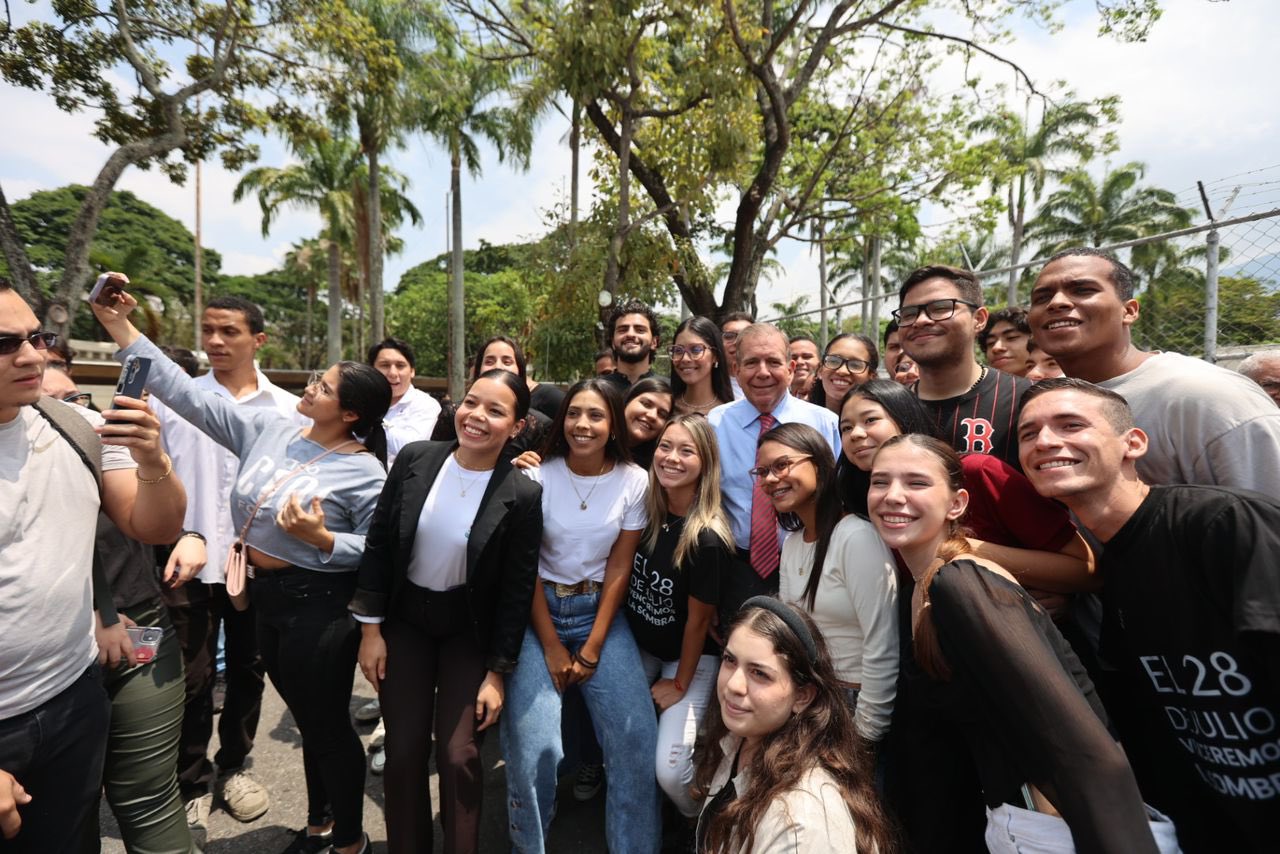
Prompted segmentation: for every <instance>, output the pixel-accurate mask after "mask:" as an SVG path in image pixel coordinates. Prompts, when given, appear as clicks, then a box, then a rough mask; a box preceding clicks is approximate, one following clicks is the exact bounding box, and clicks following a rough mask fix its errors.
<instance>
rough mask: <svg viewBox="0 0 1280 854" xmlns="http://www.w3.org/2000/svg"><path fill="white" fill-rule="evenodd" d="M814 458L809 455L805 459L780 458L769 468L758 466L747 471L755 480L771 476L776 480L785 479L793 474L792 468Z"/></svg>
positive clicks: (768, 466) (770, 464)
mask: <svg viewBox="0 0 1280 854" xmlns="http://www.w3.org/2000/svg"><path fill="white" fill-rule="evenodd" d="M811 459H813V457H810V456H808V455H806V456H803V457H778V458H777V459H776V460H774V461H773V462H771V463H769V465H767V466H756V467H755V468H753V469H750V470H748V471H747V474H749V475H751V477H752V479H753V480H764V479H765V478H766V477H768V476H769V475H771V474H772V475H773V476H774V477H776V478H784V477H786V476H787V475H788V474H789V473H790V472H791V467H792V466H794V465H795V464H796V463H802V462H804V461H805V460H811Z"/></svg>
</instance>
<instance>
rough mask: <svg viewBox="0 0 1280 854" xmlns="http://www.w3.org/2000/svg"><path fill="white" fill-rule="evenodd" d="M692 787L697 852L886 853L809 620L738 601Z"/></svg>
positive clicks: (846, 719)
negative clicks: (697, 806) (697, 801)
mask: <svg viewBox="0 0 1280 854" xmlns="http://www.w3.org/2000/svg"><path fill="white" fill-rule="evenodd" d="M716 693H717V696H718V698H719V701H720V714H719V715H713V716H711V718H710V719H709V721H708V726H707V732H706V735H705V739H706V741H705V744H704V746H703V748H702V749H701V750H700V751H699V754H698V757H697V774H696V777H695V781H694V782H695V786H696V787H697V788H698V789H699V790H701V792H703V793H705V794H706V798H707V799H706V803H705V805H704V807H703V810H702V815H701V817H700V818H699V820H698V830H697V842H698V847H697V850H698V852H699V854H748V852H750V854H762V852H784V851H787V852H798V851H803V852H806V854H824V853H829V854H837V852H838V854H852V852H858V851H862V852H877V851H878V852H882V854H887V852H890V851H894V850H896V848H895V845H894V840H893V837H892V834H891V833H890V830H889V825H888V822H887V821H886V819H885V817H884V814H883V812H882V811H881V809H880V806H879V804H878V802H877V801H876V796H875V792H874V790H873V788H872V785H871V779H870V776H869V763H868V761H867V759H868V755H867V754H866V752H865V751H864V749H863V747H862V744H861V742H860V740H859V738H858V735H857V733H856V731H855V730H854V726H853V718H852V716H851V715H850V714H849V710H848V707H847V706H846V705H845V701H844V696H843V693H842V691H841V689H840V686H839V684H838V683H837V681H836V677H835V671H834V669H833V668H832V665H831V657H830V655H829V654H828V653H827V647H826V643H825V642H824V641H823V639H822V635H821V633H819V632H818V629H817V627H816V626H815V625H814V623H813V621H812V619H811V618H810V617H809V615H808V614H806V613H804V612H803V611H802V610H800V609H799V608H795V607H793V606H790V605H786V604H783V603H782V602H780V601H779V600H777V599H772V598H769V597H765V596H756V597H753V598H751V599H748V600H747V601H746V602H745V603H744V604H743V606H742V609H741V610H740V611H739V612H738V615H737V616H736V617H735V618H734V621H733V623H731V624H730V626H729V629H728V639H727V640H726V642H725V651H724V656H723V660H722V662H721V665H720V675H719V677H718V679H717V681H716Z"/></svg>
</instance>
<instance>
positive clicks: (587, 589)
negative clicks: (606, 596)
mask: <svg viewBox="0 0 1280 854" xmlns="http://www.w3.org/2000/svg"><path fill="white" fill-rule="evenodd" d="M542 584H543V586H544V587H549V588H551V590H552V591H553V592H554V593H555V594H556V598H557V599H564V598H566V597H569V596H585V595H586V594H588V593H598V592H599V591H600V587H601V584H600V582H599V581H592V580H591V579H584V580H582V581H579V582H578V583H577V584H561V583H560V582H559V581H548V580H546V579H545V578H544V579H542Z"/></svg>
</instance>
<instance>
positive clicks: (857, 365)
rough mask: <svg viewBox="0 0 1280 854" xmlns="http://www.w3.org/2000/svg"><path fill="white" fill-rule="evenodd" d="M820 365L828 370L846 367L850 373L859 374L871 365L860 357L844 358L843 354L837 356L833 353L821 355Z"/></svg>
mask: <svg viewBox="0 0 1280 854" xmlns="http://www.w3.org/2000/svg"><path fill="white" fill-rule="evenodd" d="M822 367H824V368H826V369H827V370H828V371H838V370H840V369H841V368H848V369H849V373H851V374H861V373H863V372H864V371H866V370H867V368H869V367H871V365H870V363H868V362H866V361H864V360H862V359H846V358H844V357H843V356H837V355H836V354H835V353H831V354H829V355H826V356H823V357H822Z"/></svg>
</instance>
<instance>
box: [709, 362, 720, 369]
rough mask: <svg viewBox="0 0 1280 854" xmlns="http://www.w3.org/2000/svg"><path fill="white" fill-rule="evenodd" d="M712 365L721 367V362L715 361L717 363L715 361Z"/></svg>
mask: <svg viewBox="0 0 1280 854" xmlns="http://www.w3.org/2000/svg"><path fill="white" fill-rule="evenodd" d="M711 367H713V368H718V367H720V363H719V362H715V363H713V364H712V365H711Z"/></svg>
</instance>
